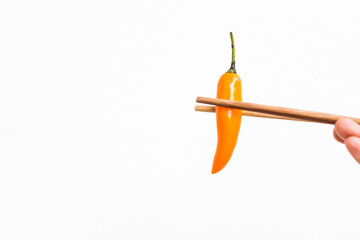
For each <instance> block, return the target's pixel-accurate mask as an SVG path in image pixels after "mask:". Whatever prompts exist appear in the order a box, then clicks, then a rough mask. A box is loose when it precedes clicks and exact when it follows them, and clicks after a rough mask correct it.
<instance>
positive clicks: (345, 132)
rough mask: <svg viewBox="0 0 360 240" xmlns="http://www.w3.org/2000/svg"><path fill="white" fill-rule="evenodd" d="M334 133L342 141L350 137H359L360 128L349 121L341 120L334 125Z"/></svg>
mask: <svg viewBox="0 0 360 240" xmlns="http://www.w3.org/2000/svg"><path fill="white" fill-rule="evenodd" d="M335 132H336V133H337V135H338V136H339V137H340V138H341V139H343V140H345V139H346V138H348V137H350V136H355V137H360V126H359V125H358V124H357V123H355V122H353V121H351V120H350V119H346V118H341V119H339V120H338V121H336V123H335Z"/></svg>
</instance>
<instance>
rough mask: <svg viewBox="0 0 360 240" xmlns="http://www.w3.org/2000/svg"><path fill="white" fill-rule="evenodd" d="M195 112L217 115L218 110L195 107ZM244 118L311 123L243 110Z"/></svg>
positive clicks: (203, 106)
mask: <svg viewBox="0 0 360 240" xmlns="http://www.w3.org/2000/svg"><path fill="white" fill-rule="evenodd" d="M195 111H197V112H209V113H215V112H216V108H215V107H214V106H207V105H195ZM243 116H247V117H258V118H274V119H281V120H292V121H301V122H310V121H306V120H301V119H296V118H289V117H282V116H277V115H272V114H266V113H258V112H252V111H246V110H243Z"/></svg>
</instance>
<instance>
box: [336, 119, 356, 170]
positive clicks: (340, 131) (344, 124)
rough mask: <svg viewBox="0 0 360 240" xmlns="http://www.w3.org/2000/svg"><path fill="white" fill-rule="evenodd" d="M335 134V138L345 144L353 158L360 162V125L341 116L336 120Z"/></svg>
mask: <svg viewBox="0 0 360 240" xmlns="http://www.w3.org/2000/svg"><path fill="white" fill-rule="evenodd" d="M333 134H334V138H335V140H336V141H338V142H340V143H343V144H345V146H346V148H347V149H348V151H349V152H350V154H351V155H352V156H353V158H355V160H356V161H357V162H358V163H360V125H359V124H357V123H355V122H354V121H351V120H350V119H346V118H341V119H339V120H338V121H336V123H335V128H334V131H333Z"/></svg>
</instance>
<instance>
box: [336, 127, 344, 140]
mask: <svg viewBox="0 0 360 240" xmlns="http://www.w3.org/2000/svg"><path fill="white" fill-rule="evenodd" d="M333 135H334V138H335V140H336V141H338V142H339V143H344V140H343V139H342V138H341V137H339V135H338V134H337V133H336V131H335V129H334V131H333Z"/></svg>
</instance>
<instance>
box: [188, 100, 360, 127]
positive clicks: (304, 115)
mask: <svg viewBox="0 0 360 240" xmlns="http://www.w3.org/2000/svg"><path fill="white" fill-rule="evenodd" d="M196 102H198V103H205V104H210V105H215V106H220V107H228V108H235V109H242V110H245V111H249V112H255V113H261V114H266V115H265V116H264V115H257V116H256V117H268V118H269V117H270V118H275V117H274V115H275V116H277V117H276V118H279V117H280V118H279V119H286V120H302V121H309V122H318V123H326V124H335V122H336V121H337V120H338V119H340V118H348V119H351V120H353V121H354V122H356V123H358V124H360V118H353V117H347V116H341V115H334V114H329V113H321V112H312V111H305V110H300V109H293V108H284V107H277V106H268V105H262V104H256V103H247V102H239V101H230V100H223V99H215V98H207V97H197V98H196ZM201 108H202V107H200V108H199V107H196V108H195V110H198V109H201ZM208 110H210V108H208ZM200 111H201V110H200ZM213 111H215V110H213ZM245 111H243V113H244V112H245ZM249 112H245V113H249ZM244 115H245V114H244Z"/></svg>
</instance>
